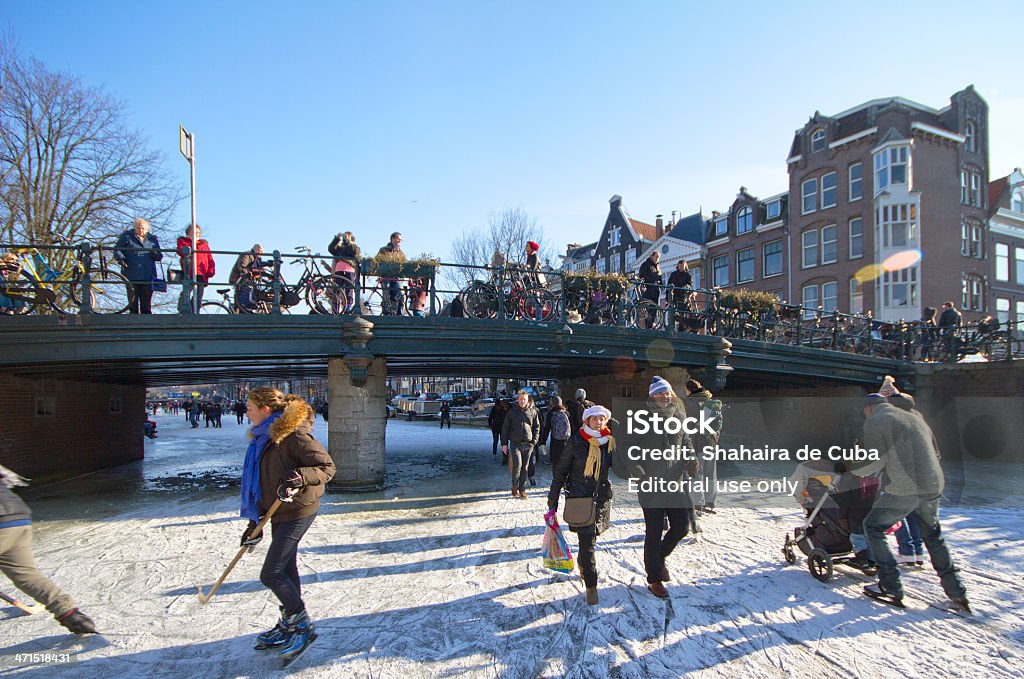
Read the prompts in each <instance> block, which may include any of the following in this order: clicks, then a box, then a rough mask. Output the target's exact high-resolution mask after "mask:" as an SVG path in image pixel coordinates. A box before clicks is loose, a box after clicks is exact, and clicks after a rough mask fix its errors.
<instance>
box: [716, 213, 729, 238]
mask: <svg viewBox="0 0 1024 679" xmlns="http://www.w3.org/2000/svg"><path fill="white" fill-rule="evenodd" d="M728 235H729V218H728V217H722V218H721V219H719V220H717V221H716V222H715V237H720V236H728Z"/></svg>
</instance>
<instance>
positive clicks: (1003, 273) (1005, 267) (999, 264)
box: [996, 243, 1010, 281]
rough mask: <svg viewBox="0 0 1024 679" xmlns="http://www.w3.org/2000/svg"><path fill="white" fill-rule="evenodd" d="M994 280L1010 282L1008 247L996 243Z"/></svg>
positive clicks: (1004, 244)
mask: <svg viewBox="0 0 1024 679" xmlns="http://www.w3.org/2000/svg"><path fill="white" fill-rule="evenodd" d="M996 280H997V281H1009V280H1010V246H1009V245H1007V244H1006V243H996Z"/></svg>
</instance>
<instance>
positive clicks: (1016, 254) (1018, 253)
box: [1013, 248, 1024, 285]
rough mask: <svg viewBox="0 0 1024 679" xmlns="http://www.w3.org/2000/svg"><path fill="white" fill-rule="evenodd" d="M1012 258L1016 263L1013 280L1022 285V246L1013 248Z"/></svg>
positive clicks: (1023, 249) (1023, 281)
mask: <svg viewBox="0 0 1024 679" xmlns="http://www.w3.org/2000/svg"><path fill="white" fill-rule="evenodd" d="M1013 259H1014V264H1015V265H1016V266H1014V268H1015V269H1016V271H1015V272H1014V273H1015V274H1016V276H1017V277H1016V278H1015V279H1014V280H1016V281H1017V285H1024V248H1014V249H1013Z"/></svg>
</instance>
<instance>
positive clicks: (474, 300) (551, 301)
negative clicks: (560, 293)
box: [460, 266, 558, 321]
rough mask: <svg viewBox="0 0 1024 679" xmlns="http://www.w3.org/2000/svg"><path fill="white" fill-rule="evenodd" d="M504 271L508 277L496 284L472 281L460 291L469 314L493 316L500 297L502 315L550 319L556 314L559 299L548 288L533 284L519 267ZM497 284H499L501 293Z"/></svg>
mask: <svg viewBox="0 0 1024 679" xmlns="http://www.w3.org/2000/svg"><path fill="white" fill-rule="evenodd" d="M505 273H506V274H507V276H505V277H502V278H499V279H498V280H496V281H495V283H489V282H485V281H473V282H472V283H470V284H469V285H468V286H467V287H466V289H465V290H463V291H462V292H461V293H460V294H461V295H462V299H463V301H464V306H465V309H466V315H467V316H468V317H470V318H477V319H481V320H483V319H490V318H496V317H497V316H498V309H499V304H498V300H499V299H500V298H501V297H504V309H502V312H503V314H502V317H503V318H510V319H513V320H521V319H525V320H533V321H550V320H551V319H553V318H554V317H555V313H556V312H557V309H558V302H557V300H556V299H555V295H554V294H553V293H552V292H551V291H550V290H548V289H547V288H545V287H543V286H541V285H535V284H533V281H532V280H531V279H530V277H529V276H530V274H529V272H526V271H523V270H522V269H521V268H519V267H518V266H510V267H509V268H507V269H505ZM498 286H501V295H499V294H498V290H499V287H498Z"/></svg>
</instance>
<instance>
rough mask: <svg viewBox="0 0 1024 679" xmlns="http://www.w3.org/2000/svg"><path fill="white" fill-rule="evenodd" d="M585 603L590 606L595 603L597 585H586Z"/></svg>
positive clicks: (596, 601) (596, 600)
mask: <svg viewBox="0 0 1024 679" xmlns="http://www.w3.org/2000/svg"><path fill="white" fill-rule="evenodd" d="M587 603H588V604H589V605H591V606H596V605H597V603H598V599H597V587H587Z"/></svg>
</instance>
